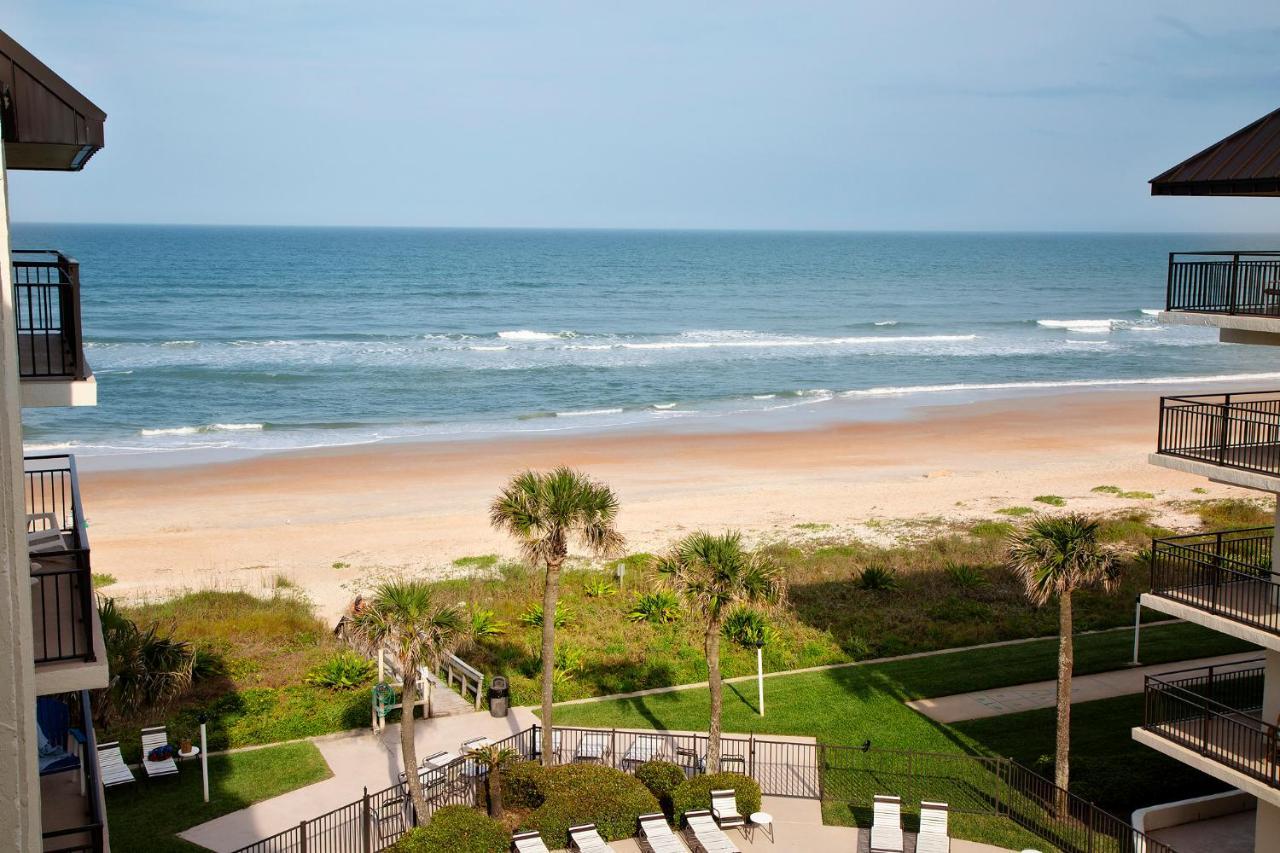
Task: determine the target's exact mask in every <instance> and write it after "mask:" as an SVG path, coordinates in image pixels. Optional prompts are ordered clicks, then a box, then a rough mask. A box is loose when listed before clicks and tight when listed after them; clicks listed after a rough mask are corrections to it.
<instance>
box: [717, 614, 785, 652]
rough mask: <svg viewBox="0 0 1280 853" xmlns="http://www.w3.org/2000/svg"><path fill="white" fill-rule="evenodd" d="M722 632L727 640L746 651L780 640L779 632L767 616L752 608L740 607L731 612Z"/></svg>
mask: <svg viewBox="0 0 1280 853" xmlns="http://www.w3.org/2000/svg"><path fill="white" fill-rule="evenodd" d="M720 632H721V633H722V634H723V635H724V638H725V639H726V640H728V641H729V642H731V643H734V644H736V645H739V646H741V647H742V648H744V649H755V648H759V647H761V646H767V645H770V644H772V643H774V642H775V641H777V639H778V632H777V631H775V630H774V629H773V626H772V625H770V624H769V620H768V619H766V618H765V615H764V614H763V613H761V612H760V611H759V610H753V609H752V608H750V607H739V608H736V609H735V610H732V611H730V613H729V615H728V616H726V617H725V619H724V625H722V626H721V628H720Z"/></svg>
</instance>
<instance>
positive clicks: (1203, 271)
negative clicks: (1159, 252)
mask: <svg viewBox="0 0 1280 853" xmlns="http://www.w3.org/2000/svg"><path fill="white" fill-rule="evenodd" d="M1165 308H1166V309H1167V310H1169V311H1194V312H1198V313H1204V314H1262V315H1272V316H1280V252H1171V253H1170V254H1169V283H1168V289H1167V292H1166V296H1165Z"/></svg>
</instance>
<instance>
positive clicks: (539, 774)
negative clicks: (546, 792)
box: [502, 761, 547, 809]
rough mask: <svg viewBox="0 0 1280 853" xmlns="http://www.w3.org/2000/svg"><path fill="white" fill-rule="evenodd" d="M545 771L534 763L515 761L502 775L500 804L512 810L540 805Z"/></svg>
mask: <svg viewBox="0 0 1280 853" xmlns="http://www.w3.org/2000/svg"><path fill="white" fill-rule="evenodd" d="M546 775H547V772H546V769H545V768H544V767H543V766H542V765H541V764H539V763H538V762H536V761H517V762H515V763H514V764H512V765H511V766H510V767H508V768H507V769H506V770H505V771H504V772H503V774H502V804H503V805H504V806H507V807H509V808H513V809H536V808H537V807H538V806H540V805H542V800H543V794H542V789H543V786H544V785H545V783H546Z"/></svg>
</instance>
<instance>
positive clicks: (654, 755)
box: [622, 735, 667, 765]
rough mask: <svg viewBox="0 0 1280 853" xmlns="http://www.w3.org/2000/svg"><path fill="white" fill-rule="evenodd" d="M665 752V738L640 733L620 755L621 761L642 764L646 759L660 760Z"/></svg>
mask: <svg viewBox="0 0 1280 853" xmlns="http://www.w3.org/2000/svg"><path fill="white" fill-rule="evenodd" d="M666 754H667V743H666V739H665V738H663V737H661V736H660V735H640V736H639V737H637V738H636V739H635V741H634V742H633V743H632V744H631V746H629V747H628V748H627V752H626V754H625V755H623V756H622V763H623V764H624V765H625V764H644V763H645V762H646V761H661V760H662V759H663V758H664V757H665V756H666Z"/></svg>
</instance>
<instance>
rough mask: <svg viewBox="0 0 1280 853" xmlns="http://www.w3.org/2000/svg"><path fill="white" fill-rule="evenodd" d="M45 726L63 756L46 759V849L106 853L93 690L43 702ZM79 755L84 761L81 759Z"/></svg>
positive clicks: (42, 805)
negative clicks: (91, 705)
mask: <svg viewBox="0 0 1280 853" xmlns="http://www.w3.org/2000/svg"><path fill="white" fill-rule="evenodd" d="M38 703H39V704H38V706H37V709H38V710H37V713H36V717H37V720H38V722H39V725H40V729H41V731H42V732H44V733H45V735H46V737H48V739H49V741H50V742H51V743H52V744H53V745H54V746H55V747H56V748H58V749H59V751H61V752H62V755H55V756H48V757H42V759H41V770H40V821H41V833H42V836H43V840H44V844H43V850H44V853H82V852H83V853H101V851H103V850H104V849H106V844H105V835H106V809H105V807H104V803H103V796H102V785H101V783H100V779H99V773H98V744H97V739H96V736H95V733H94V730H93V716H92V710H91V707H90V704H89V693H88V691H81V692H80V693H78V694H76V696H75V698H74V699H70V701H65V702H64V701H63V700H62V699H54V698H52V697H41V698H40V699H39V700H38ZM77 759H78V760H77Z"/></svg>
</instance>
